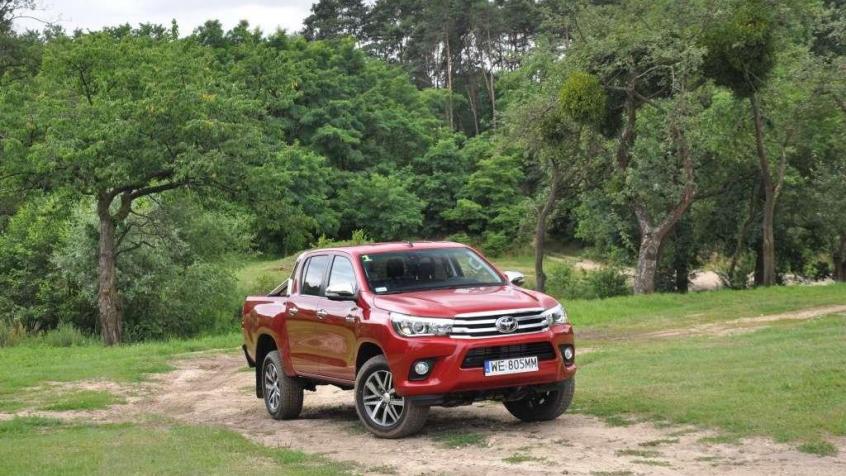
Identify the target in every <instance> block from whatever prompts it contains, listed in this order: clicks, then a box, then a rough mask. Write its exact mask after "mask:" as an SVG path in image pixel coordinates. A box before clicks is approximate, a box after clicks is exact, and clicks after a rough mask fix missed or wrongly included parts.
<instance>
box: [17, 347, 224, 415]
mask: <svg viewBox="0 0 846 476" xmlns="http://www.w3.org/2000/svg"><path fill="white" fill-rule="evenodd" d="M240 339H241V338H240V335H239V334H236V333H234V332H233V333H232V334H228V335H221V336H211V337H202V338H197V339H189V340H173V341H167V342H151V343H144V344H135V345H126V346H120V347H111V348H107V347H103V346H101V345H99V344H93V345H84V346H76V347H48V346H44V345H21V346H17V347H11V348H7V349H2V351H0V412H2V411H13V410H17V409H20V408H24V407H32V406H34V407H36V408H44V409H53V410H63V409H64V410H70V409H93V408H98V407H104V406H107V405H110V404H112V403H114V401H113V400H114V397H113V396H112V395H111V394H109V393H108V392H103V391H99V392H98V391H84V392H71V393H69V392H44V391H40V390H41V386H43V385H44V384H45V383H46V382H73V381H79V380H88V379H100V380H110V381H116V382H134V381H139V380H141V379H142V378H144V376H145V375H147V374H150V373H156V372H166V371H168V370H170V369H171V368H172V367H171V366H170V365H169V364H168V361H169V360H171V359H173V358H174V357H176V356H178V355H179V354H184V353H186V352H195V351H200V350H212V349H228V350H231V349H235V348H236V347H238V345H240Z"/></svg>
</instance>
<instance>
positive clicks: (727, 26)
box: [703, 0, 787, 286]
mask: <svg viewBox="0 0 846 476" xmlns="http://www.w3.org/2000/svg"><path fill="white" fill-rule="evenodd" d="M703 44H704V45H705V47H706V48H707V50H708V51H707V53H706V55H705V64H704V67H705V71H706V74H708V75H709V76H710V77H712V78H713V79H714V81H715V82H716V83H717V84H719V85H721V86H725V87H727V88H729V89H730V90H731V91H732V92H733V93H734V94H736V95H737V96H738V97H741V98H747V99H748V100H749V104H750V106H751V115H752V123H753V125H754V129H755V133H754V137H755V153H756V155H757V159H758V167H759V169H760V174H761V188H762V189H763V193H764V204H763V220H762V223H761V232H762V243H763V244H762V260H763V276H762V282H761V284H763V285H765V286H770V285H773V284H775V282H776V257H775V236H774V232H773V230H774V222H775V208H776V203H777V201H778V197H779V194H780V193H781V189H782V186H783V184H784V171H785V167H786V166H787V163H786V160H787V156H786V153H784V147H783V148H782V153H781V154H780V156H779V158H778V159H777V164H776V165H775V167H773V164H771V159H770V154H769V153H768V151H767V146H766V143H765V137H764V136H765V124H764V113H763V111H762V108H761V95H760V93H761V89H762V88H763V87H764V86H765V85H766V83H767V80H768V78H769V76H770V73H771V71H772V69H773V67H774V65H775V38H774V18H773V10H772V8H770V5H769V4H768V3H767V2H765V1H763V0H752V1H742V2H736V3H735V5H734V8H733V9H731V11H729V12H727V13H725V14H724V16H723V17H722V18H719V19H717V21H716V22H715V24H713V25H711V26H710V27H709V29H708V30H706V33H705V35H704V39H703ZM785 146H786V144H785Z"/></svg>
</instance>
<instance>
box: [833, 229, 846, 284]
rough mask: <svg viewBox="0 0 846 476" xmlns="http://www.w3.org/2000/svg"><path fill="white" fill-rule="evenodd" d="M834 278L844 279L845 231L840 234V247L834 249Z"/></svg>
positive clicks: (845, 271)
mask: <svg viewBox="0 0 846 476" xmlns="http://www.w3.org/2000/svg"><path fill="white" fill-rule="evenodd" d="M832 258H834V275H833V277H834V280H835V281H846V233H843V234H841V235H840V247H839V249H837V250H835V251H834V255H833V256H832Z"/></svg>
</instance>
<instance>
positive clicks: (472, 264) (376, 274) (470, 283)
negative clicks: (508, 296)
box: [360, 248, 505, 294]
mask: <svg viewBox="0 0 846 476" xmlns="http://www.w3.org/2000/svg"><path fill="white" fill-rule="evenodd" d="M360 259H361V264H362V266H363V267H364V273H365V275H366V276H367V283H368V284H369V285H370V289H372V290H373V292H375V293H377V294H388V293H400V292H409V291H423V290H428V289H448V288H462V287H475V286H499V285H502V284H505V282H504V281H503V280H502V278H501V277H500V276H499V274H497V272H496V271H494V269H493V268H492V267H491V266H490V265H488V264H487V263H486V262H485V260H483V259H482V258H481V257H480V256H479V255H477V254H476V253H474V252H473V251H472V250H470V249H468V248H440V249H427V250H408V251H395V252H391V253H376V254H368V255H362V256H361V258H360Z"/></svg>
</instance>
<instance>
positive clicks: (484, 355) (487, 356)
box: [461, 342, 555, 369]
mask: <svg viewBox="0 0 846 476" xmlns="http://www.w3.org/2000/svg"><path fill="white" fill-rule="evenodd" d="M533 355H536V356H538V360H553V359H555V350H554V349H553V348H552V345H551V344H550V343H549V342H532V343H531V344H514V345H500V346H497V347H479V348H476V349H470V350H469V351H468V352H467V354H466V355H465V356H464V361H463V362H461V368H462V369H472V368H477V367H484V366H485V361H486V360H497V359H511V358H514V357H531V356H533Z"/></svg>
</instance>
